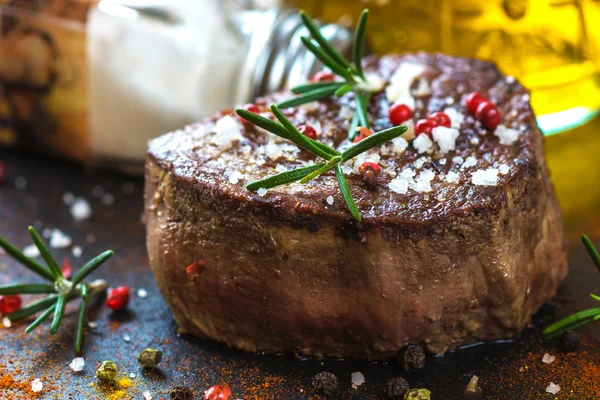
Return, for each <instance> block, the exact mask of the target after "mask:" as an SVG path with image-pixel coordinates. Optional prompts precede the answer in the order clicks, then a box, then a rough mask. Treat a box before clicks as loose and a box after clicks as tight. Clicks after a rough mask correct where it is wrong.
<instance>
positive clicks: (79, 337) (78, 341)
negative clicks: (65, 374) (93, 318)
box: [75, 284, 88, 353]
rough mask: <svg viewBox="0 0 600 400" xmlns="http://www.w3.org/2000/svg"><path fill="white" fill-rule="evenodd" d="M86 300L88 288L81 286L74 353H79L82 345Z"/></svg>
mask: <svg viewBox="0 0 600 400" xmlns="http://www.w3.org/2000/svg"><path fill="white" fill-rule="evenodd" d="M87 300H88V287H87V285H85V284H84V285H81V304H79V316H78V318H77V331H76V333H75V352H76V353H81V344H82V343H83V325H84V323H85V314H86V307H87Z"/></svg>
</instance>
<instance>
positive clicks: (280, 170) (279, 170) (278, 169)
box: [275, 164, 287, 173]
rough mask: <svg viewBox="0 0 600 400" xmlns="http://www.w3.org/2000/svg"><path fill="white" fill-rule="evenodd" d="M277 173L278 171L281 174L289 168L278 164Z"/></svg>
mask: <svg viewBox="0 0 600 400" xmlns="http://www.w3.org/2000/svg"><path fill="white" fill-rule="evenodd" d="M275 171H277V172H279V173H282V172H285V171H287V168H286V167H285V166H284V165H282V164H277V165H276V166H275Z"/></svg>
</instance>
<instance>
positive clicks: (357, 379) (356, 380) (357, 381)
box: [351, 372, 365, 389]
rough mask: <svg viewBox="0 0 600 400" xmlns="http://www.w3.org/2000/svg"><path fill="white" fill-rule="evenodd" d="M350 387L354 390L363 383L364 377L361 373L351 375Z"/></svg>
mask: <svg viewBox="0 0 600 400" xmlns="http://www.w3.org/2000/svg"><path fill="white" fill-rule="evenodd" d="M351 377H352V387H353V388H354V389H356V388H357V387H358V386H360V385H362V384H363V383H365V376H364V375H363V374H362V373H361V372H353V373H352V375H351Z"/></svg>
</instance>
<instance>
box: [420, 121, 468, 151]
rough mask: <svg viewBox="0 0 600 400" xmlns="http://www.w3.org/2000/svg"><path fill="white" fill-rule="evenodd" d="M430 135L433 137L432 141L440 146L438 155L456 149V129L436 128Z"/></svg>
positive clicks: (457, 133)
mask: <svg viewBox="0 0 600 400" xmlns="http://www.w3.org/2000/svg"><path fill="white" fill-rule="evenodd" d="M431 134H432V135H433V140H435V141H436V143H437V144H438V146H440V153H442V154H445V153H447V152H449V151H451V150H454V149H456V138H458V135H459V132H458V129H456V128H446V127H445V126H436V127H435V128H433V130H432V131H431ZM421 136H423V135H421Z"/></svg>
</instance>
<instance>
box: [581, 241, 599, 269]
mask: <svg viewBox="0 0 600 400" xmlns="http://www.w3.org/2000/svg"><path fill="white" fill-rule="evenodd" d="M581 240H582V241H583V245H584V246H585V249H586V250H587V252H588V253H589V255H590V257H592V261H594V264H595V265H596V268H598V270H600V254H599V253H598V250H596V248H595V247H594V244H593V243H592V241H591V240H590V238H589V237H587V236H586V235H581Z"/></svg>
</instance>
